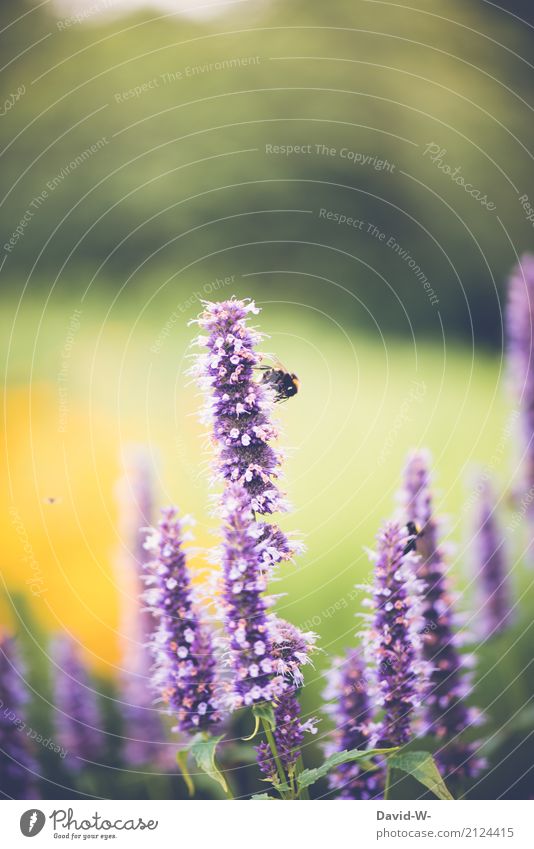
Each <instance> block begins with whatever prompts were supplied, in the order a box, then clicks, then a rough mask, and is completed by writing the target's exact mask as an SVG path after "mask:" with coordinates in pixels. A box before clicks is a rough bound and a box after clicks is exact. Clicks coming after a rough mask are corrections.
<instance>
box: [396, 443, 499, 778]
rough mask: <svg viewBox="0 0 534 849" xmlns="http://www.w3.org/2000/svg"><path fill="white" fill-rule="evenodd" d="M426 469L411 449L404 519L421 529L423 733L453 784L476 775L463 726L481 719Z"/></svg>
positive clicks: (473, 749)
mask: <svg viewBox="0 0 534 849" xmlns="http://www.w3.org/2000/svg"><path fill="white" fill-rule="evenodd" d="M429 468H430V456H429V454H428V453H427V452H422V451H420V452H414V453H413V454H412V455H411V456H410V457H409V458H408V463H407V465H406V470H405V477H404V493H403V496H404V506H405V511H406V518H407V520H409V521H412V522H414V523H415V524H416V525H417V526H418V529H419V531H420V534H419V536H418V538H417V543H416V545H417V552H418V554H419V555H420V558H419V560H418V563H417V566H416V570H417V577H418V578H419V579H420V581H421V583H422V585H423V608H422V613H423V619H424V624H423V628H422V631H421V634H422V638H423V653H424V658H425V660H426V661H427V663H428V664H429V667H430V669H431V672H430V687H429V690H428V693H427V695H426V696H425V724H426V729H427V731H428V733H429V734H431V735H432V736H433V737H434V738H435V739H436V740H437V742H438V743H439V746H440V748H439V750H438V752H437V761H438V763H439V765H440V766H441V769H442V772H443V774H444V777H445V778H446V779H447V780H448V781H449V782H450V783H451V786H452V785H454V786H455V787H456V786H458V785H459V784H461V783H462V781H463V780H464V779H466V778H472V777H475V776H476V775H478V774H479V772H480V770H481V769H482V768H483V766H484V761H483V759H481V758H480V757H478V756H477V754H476V753H477V750H478V748H479V745H480V744H479V743H474V742H470V743H468V742H464V740H463V739H462V734H463V732H464V731H466V730H467V729H468V728H469V727H470V726H473V725H478V724H480V722H481V714H480V711H479V710H477V709H475V708H472V707H469V706H468V705H467V703H466V697H467V696H468V694H469V692H470V690H471V672H470V670H471V668H472V663H473V658H472V656H471V655H462V654H460V652H459V644H460V635H459V634H458V633H457V629H456V627H455V626H456V620H455V614H454V602H455V598H454V597H453V595H452V594H451V591H450V587H449V581H448V578H447V566H446V563H445V560H444V557H443V552H442V550H441V548H440V547H439V541H438V525H437V522H436V520H435V518H434V516H433V509H432V492H431V481H430V472H429ZM464 637H465V635H464Z"/></svg>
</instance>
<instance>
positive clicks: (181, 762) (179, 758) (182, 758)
mask: <svg viewBox="0 0 534 849" xmlns="http://www.w3.org/2000/svg"><path fill="white" fill-rule="evenodd" d="M188 754H189V751H188V749H180V751H179V752H176V763H177V764H178V769H179V770H180V772H181V775H182V778H183V780H184V781H185V784H186V787H187V792H188V793H189V795H190V796H194V795H195V785H194V784H193V779H192V778H191V776H190V775H189V773H188V771H187V756H188Z"/></svg>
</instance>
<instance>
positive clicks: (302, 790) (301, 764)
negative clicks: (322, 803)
mask: <svg viewBox="0 0 534 849" xmlns="http://www.w3.org/2000/svg"><path fill="white" fill-rule="evenodd" d="M303 769H304V761H303V760H302V755H299V757H298V761H297V787H298V777H299V775H300V773H301V772H302V770H303ZM298 796H299V797H300V798H301V799H306V800H308V801H309V799H310V794H309V792H308V788H307V787H301V788H300V789H299V791H298Z"/></svg>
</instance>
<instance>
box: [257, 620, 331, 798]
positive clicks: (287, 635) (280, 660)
mask: <svg viewBox="0 0 534 849" xmlns="http://www.w3.org/2000/svg"><path fill="white" fill-rule="evenodd" d="M270 633H271V646H272V659H273V672H274V673H275V674H276V675H277V676H279V677H280V679H281V680H280V683H281V685H282V688H283V689H281V692H280V694H279V695H278V696H277V697H276V698H275V701H274V718H275V729H274V731H273V737H274V741H275V746H276V751H277V754H278V757H279V760H280V763H281V765H282V768H283V769H284V771H285V773H286V774H287V775H288V776H289V777H291V776H292V775H293V774H294V772H295V768H296V765H297V761H298V760H299V758H300V757H301V747H302V743H303V741H304V734H305V732H306V731H309V732H310V733H312V734H315V732H316V728H315V720H314V719H308V720H306V721H305V722H302V721H301V708H300V703H299V700H298V691H299V689H300V687H301V686H302V685H303V683H304V677H303V674H302V666H305V665H306V664H308V663H310V654H311V653H312V652H313V651H314V649H315V641H316V639H317V638H316V635H315V634H313V633H311V632H307V633H303V632H302V631H300V630H299V629H298V628H296V627H295V626H294V625H292V624H291V623H289V622H286V621H285V620H283V619H278V618H274V619H273V621H272V622H271V623H270ZM256 752H257V757H258V765H259V767H260V770H261V772H262V773H263V774H264V775H266V776H267V778H269V779H270V780H271V781H273V782H274V783H276V782H277V780H278V776H277V766H276V763H275V760H274V757H273V753H272V752H271V749H270V747H269V746H268V744H267V743H265V742H262V743H260V745H259V746H257V747H256Z"/></svg>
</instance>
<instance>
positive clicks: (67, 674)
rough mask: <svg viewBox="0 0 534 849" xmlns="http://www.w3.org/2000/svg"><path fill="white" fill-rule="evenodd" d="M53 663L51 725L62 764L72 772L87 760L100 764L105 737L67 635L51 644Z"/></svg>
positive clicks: (95, 703) (95, 701) (83, 670)
mask: <svg viewBox="0 0 534 849" xmlns="http://www.w3.org/2000/svg"><path fill="white" fill-rule="evenodd" d="M52 658H53V660H54V664H55V668H54V707H55V711H54V724H55V727H56V733H57V738H58V742H59V743H60V745H61V746H62V747H63V749H65V751H66V757H65V762H66V764H67V765H68V766H69V768H70V769H71V770H73V771H74V772H81V771H82V770H83V769H84V768H86V767H87V761H91V762H94V763H99V762H101V760H102V758H103V757H104V756H105V748H106V738H105V732H104V730H103V728H102V724H103V718H102V713H101V711H100V708H99V705H98V699H97V695H96V693H95V691H94V690H93V688H92V686H91V682H90V679H89V676H88V674H87V670H86V668H85V666H84V664H83V663H82V661H81V659H80V656H79V652H78V650H77V647H76V645H75V643H74V642H73V641H72V640H71V639H69V638H68V637H66V636H61V637H57V638H56V639H55V640H54V642H53V644H52Z"/></svg>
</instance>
